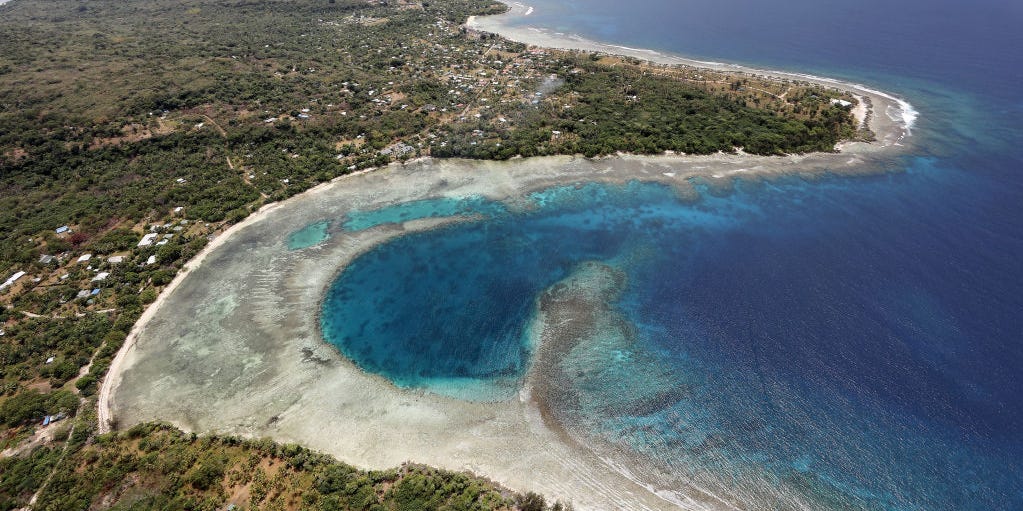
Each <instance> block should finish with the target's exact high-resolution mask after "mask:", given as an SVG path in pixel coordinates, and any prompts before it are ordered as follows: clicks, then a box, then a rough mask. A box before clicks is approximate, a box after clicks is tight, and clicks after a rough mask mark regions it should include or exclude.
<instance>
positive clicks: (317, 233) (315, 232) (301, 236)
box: [288, 220, 330, 250]
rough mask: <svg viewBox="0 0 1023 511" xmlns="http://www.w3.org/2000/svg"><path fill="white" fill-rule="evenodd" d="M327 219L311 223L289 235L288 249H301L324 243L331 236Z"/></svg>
mask: <svg viewBox="0 0 1023 511" xmlns="http://www.w3.org/2000/svg"><path fill="white" fill-rule="evenodd" d="M328 225H329V223H328V222H327V221H326V220H322V221H319V222H314V223H311V224H309V225H307V226H305V227H303V228H301V229H299V230H297V231H295V232H293V233H291V234H289V235H288V250H301V249H303V248H309V247H311V246H313V245H318V244H320V243H323V242H324V241H326V240H327V238H329V237H330V234H329V233H328V232H327V227H328Z"/></svg>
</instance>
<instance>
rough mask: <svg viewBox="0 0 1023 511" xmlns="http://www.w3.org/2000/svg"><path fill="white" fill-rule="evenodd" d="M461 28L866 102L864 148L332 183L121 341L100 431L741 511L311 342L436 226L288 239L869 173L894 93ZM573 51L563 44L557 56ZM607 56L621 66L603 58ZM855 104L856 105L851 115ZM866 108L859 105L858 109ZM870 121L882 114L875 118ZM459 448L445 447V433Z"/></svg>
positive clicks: (572, 160) (889, 120)
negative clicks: (578, 200)
mask: <svg viewBox="0 0 1023 511" xmlns="http://www.w3.org/2000/svg"><path fill="white" fill-rule="evenodd" d="M528 9H529V7H528V6H522V7H521V9H520V10H519V11H518V14H516V13H515V7H513V11H512V12H511V13H508V14H504V15H500V16H495V17H487V18H474V19H471V20H470V21H469V23H470V25H471V26H472V27H473V28H477V29H480V30H486V31H490V32H496V33H500V34H501V35H504V36H506V37H509V38H510V39H514V40H520V41H522V42H528V43H531V44H538V43H539V44H541V45H544V46H552V47H563V48H568V47H572V48H576V49H590V50H595V51H602V52H609V53H611V52H613V53H618V54H630V55H632V56H638V57H641V58H644V59H648V60H654V61H657V62H665V63H671V64H679V65H696V66H698V67H713V66H720V67H715V69H719V70H726V71H734V72H751V73H755V74H760V75H769V76H775V77H779V78H782V79H791V80H795V79H798V80H803V81H815V82H817V83H822V84H825V85H828V86H833V87H837V88H844V89H846V90H849V91H851V92H853V93H854V94H856V95H858V96H861V97H865V98H869V99H870V104H871V108H872V110H869V111H867V110H863V111H861V112H859V115H862V116H863V119H869V120H870V127H871V129H872V130H873V131H874V132H875V133H876V135H877V139H878V141H877V142H875V143H869V144H868V143H863V142H851V143H846V144H843V145H842V146H841V147H840V149H841V152H840V153H833V154H809V155H790V156H784V157H761V156H751V155H745V154H738V155H736V154H722V153H718V154H714V155H707V156H649V157H641V156H629V155H624V156H620V157H610V158H600V159H594V160H588V159H583V158H577V157H547V158H536V159H517V160H512V161H508V162H478V161H464V160H448V161H437V160H430V159H424V160H419V161H416V162H413V163H410V164H407V165H404V166H399V165H392V166H389V167H386V168H384V169H380V170H377V171H375V172H372V173H368V174H365V175H361V176H358V177H355V176H344V177H341V178H338V179H335V180H334V181H332V182H330V183H325V184H323V185H319V186H317V187H315V188H313V189H310V190H308V191H306V192H304V193H303V194H300V195H298V196H295V197H293V198H291V199H289V200H287V201H284V202H281V203H276V204H270V205H267V206H264V207H263V208H261V209H260V210H259V211H258V212H256V213H254V214H252V215H250V216H249V217H248V218H246V219H245V220H244V221H243V222H241V223H239V224H237V225H235V226H233V227H231V228H230V229H228V230H227V231H225V232H224V233H223V234H221V235H220V236H218V237H217V238H216V239H215V240H213V242H211V243H210V244H209V245H208V246H207V247H206V248H205V249H204V250H203V251H202V252H201V253H200V254H198V255H197V256H196V257H195V258H194V259H192V260H191V261H190V262H189V263H188V264H187V265H186V268H187V271H183V272H181V273H179V275H178V276H177V277H176V278H175V280H174V281H173V282H172V283H171V284H170V285H169V286H168V287H167V288H166V289H165V290H164V292H163V293H161V295H160V296H159V297H158V299H157V300H156V302H154V303H153V304H151V305H150V306H149V308H147V310H146V311H145V313H144V314H143V316H142V317H141V318H140V320H139V322H138V323H137V324H136V325H135V326H134V327H133V329H132V332H131V333H130V335H129V337H128V340H127V341H126V342H125V344H124V346H123V347H122V349H121V350H120V351H119V352H118V354H117V356H116V357H115V359H114V360H113V362H112V364H111V367H110V370H109V372H108V375H107V377H106V378H105V379H104V381H103V384H102V387H101V389H100V397H99V416H100V428H101V430H103V431H105V430H107V427H108V424H109V422H110V419H111V418H114V417H116V419H117V422H118V423H119V424H120V426H121V427H124V426H128V425H131V424H133V423H137V422H142V421H150V420H163V421H167V422H170V423H172V424H175V425H176V426H178V427H180V428H182V429H184V430H187V431H216V432H221V433H229V434H237V435H242V436H247V437H263V436H265V437H271V438H274V439H276V440H280V441H291V442H298V443H301V444H303V445H306V446H309V447H311V448H314V449H317V450H320V451H323V452H327V453H330V454H332V455H334V456H336V457H338V458H339V459H341V460H343V461H345V462H348V463H352V464H354V465H356V466H359V467H363V468H375V469H384V468H390V467H393V466H396V465H398V464H400V463H402V462H404V461H408V460H412V461H416V462H421V463H427V464H431V465H435V466H439V467H443V468H448V469H453V470H471V471H473V472H475V473H477V474H480V475H483V476H485V477H489V478H491V479H494V480H495V481H497V482H499V483H501V484H504V485H506V486H509V487H511V488H513V489H517V490H535V491H539V492H542V493H545V494H546V495H548V496H549V497H551V498H561V499H565V500H570V501H572V502H573V503H574V504H575V506H576V507H577V508H578V509H607V508H609V507H610V508H616V509H738V508H740V507H736V506H735V505H733V504H731V503H726V502H725V500H720V499H716V498H714V497H713V494H711V493H710V492H708V491H704V490H702V489H701V488H699V487H697V486H695V485H690V486H689V487H658V486H655V485H652V484H650V483H649V482H648V481H646V480H644V479H643V478H642V477H638V476H635V475H633V474H631V473H629V472H628V471H626V470H624V469H623V468H622V467H621V466H619V465H616V463H617V462H616V461H615V460H613V459H609V458H606V457H602V456H601V455H600V454H598V453H595V452H592V451H589V450H587V449H585V448H584V447H583V446H579V445H575V444H574V443H573V442H572V441H570V439H567V438H566V437H565V436H564V433H563V432H559V431H557V428H551V427H549V425H548V422H549V421H550V420H551V419H550V417H546V418H545V416H544V415H549V413H547V412H545V411H544V410H543V407H542V406H540V405H542V403H539V404H538V403H537V402H536V401H535V398H536V396H534V395H532V388H531V385H526V386H525V387H524V389H523V390H522V392H521V393H520V396H519V399H517V400H510V401H505V402H499V403H470V402H465V401H459V400H455V399H451V398H445V397H442V396H437V395H433V394H428V393H424V392H422V391H416V390H403V389H398V388H395V387H394V386H393V385H391V384H390V383H389V382H388V381H386V380H385V379H383V378H381V377H379V376H375V375H370V374H366V373H364V372H362V371H361V370H359V369H358V368H357V367H355V366H354V365H353V364H352V363H351V362H350V361H348V360H346V359H344V358H343V357H341V356H340V355H339V353H338V352H337V350H336V349H335V348H334V347H332V346H329V345H327V344H326V343H324V342H323V340H322V339H321V337H320V334H319V325H318V321H317V318H318V311H319V304H320V301H321V300H322V297H323V293H324V292H325V290H326V288H327V286H328V285H329V284H330V282H331V281H332V280H333V278H334V276H335V275H336V274H337V272H338V271H339V270H340V269H341V268H343V267H344V266H346V265H347V264H349V263H350V262H351V261H352V260H354V258H356V257H358V256H359V255H360V254H362V253H364V252H365V251H366V250H367V249H368V248H371V247H373V246H375V245H377V244H380V243H384V242H386V241H387V240H390V239H392V238H394V237H397V236H401V235H404V234H407V233H409V232H417V231H421V230H425V229H429V228H432V227H434V226H435V225H436V224H437V223H438V222H439V221H418V222H407V223H405V224H402V225H385V226H379V227H375V228H372V229H368V230H366V231H361V232H356V233H345V232H340V233H334V234H333V235H332V237H331V238H330V239H329V240H327V241H325V242H323V243H321V244H319V245H316V246H313V247H310V248H307V249H303V250H298V251H288V250H286V248H285V247H286V239H287V236H288V234H289V233H290V232H292V231H294V230H297V229H299V228H301V227H304V226H305V225H308V224H310V223H313V222H316V221H320V220H323V219H330V220H337V219H339V218H342V217H343V215H344V213H345V212H346V211H349V210H351V209H362V210H365V209H371V208H378V207H384V206H387V205H392V204H397V203H401V202H405V201H409V200H417V199H425V198H436V197H445V196H447V197H464V196H468V195H483V196H486V197H488V198H490V199H493V200H502V201H511V202H515V201H519V200H521V199H522V197H523V196H524V195H525V194H527V193H529V192H531V191H535V190H538V189H543V188H547V187H551V186H556V185H561V184H570V183H577V182H582V181H602V182H610V183H622V182H626V181H629V180H643V181H654V182H660V183H664V184H667V185H670V186H673V187H674V188H675V189H676V190H677V191H678V193H679V195H680V196H682V197H693V196H694V195H695V194H696V192H695V188H694V184H693V182H694V180H699V181H700V182H703V183H707V184H709V185H711V186H714V187H723V188H727V187H730V186H731V185H732V183H733V181H734V179H735V178H736V177H740V176H741V177H742V178H743V179H770V178H772V177H776V176H791V175H802V176H806V177H808V178H812V177H816V176H819V175H821V174H822V173H832V174H861V173H876V172H879V171H880V170H881V169H883V168H884V165H883V162H884V161H887V160H888V159H889V158H890V157H891V156H892V155H893V154H896V153H898V152H900V151H902V150H904V147H897V146H899V145H901V144H902V142H903V140H904V138H905V137H906V136H907V135H908V134H909V132H910V128H911V125H912V120H913V119H912V117H913V115H915V114H914V113H913V112H912V109H911V107H909V106H908V105H907V104H904V103H901V100H899V99H897V98H895V97H894V96H892V95H889V94H886V93H883V92H880V91H874V90H871V89H868V88H863V87H860V86H856V85H854V84H845V83H841V82H837V81H833V80H828V79H826V78H819V77H806V76H803V75H798V74H791V73H780V72H779V73H775V72H773V71H772V72H765V71H758V70H751V69H747V68H743V67H741V66H730V65H727V64H713V65H708V64H709V63H699V62H697V61H691V60H688V59H682V58H678V57H672V56H667V55H662V54H660V53H656V52H647V51H644V50H635V49H624V48H619V47H614V46H610V45H603V44H600V43H595V42H588V41H586V42H585V44H587V45H592V46H584V45H583V42H580V41H584V40H581V39H572V38H565V37H563V36H557V35H554V34H546V33H544V32H542V31H535V30H530V29H507V28H506V27H503V26H502V25H501V23H502V20H506V19H508V18H507V17H508V16H516V15H519V16H521V15H525V14H524V13H527V12H528ZM570 43H571V44H570ZM616 48H617V50H615V49H616ZM861 103H862V102H861ZM864 106H865V105H864ZM879 113H880V114H879ZM453 432H457V434H453Z"/></svg>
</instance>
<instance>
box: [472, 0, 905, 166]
mask: <svg viewBox="0 0 1023 511" xmlns="http://www.w3.org/2000/svg"><path fill="white" fill-rule="evenodd" d="M502 3H504V4H505V5H507V6H508V8H509V9H508V11H507V12H505V13H503V14H498V15H494V16H470V17H469V19H468V20H467V21H466V26H467V27H469V28H471V29H474V30H480V31H484V32H491V33H494V34H498V35H500V36H502V37H504V38H506V39H510V40H512V41H516V42H520V43H524V44H529V45H533V46H539V47H545V48H556V49H564V50H583V51H591V52H600V53H607V54H613V55H623V56H628V57H636V58H638V59H642V60H647V61H650V62H654V63H657V64H667V65H675V66H685V67H693V68H700V69H710V70H714V71H722V72H729V73H740V74H750V75H755V76H763V77H768V78H774V79H779V80H792V81H801V82H809V83H814V84H819V85H823V86H826V87H834V88H836V89H841V90H844V91H847V92H850V93H852V94H853V95H854V96H859V97H865V98H869V99H870V101H871V103H872V104H873V105H874V106H872V107H867V106H866V105H864V102H863V101H860V105H858V108H856V109H854V111H853V115H854V116H855V117H856V119H857V121H858V122H859V123H860V124H865V123H866V122H867V121H868V120H869V121H870V122H869V125H870V128H871V129H872V130H873V131H874V132H875V134H876V135H877V140H878V142H880V145H881V146H888V145H894V144H901V143H902V142H903V141H904V140H905V138H906V137H907V136H909V135H911V134H912V127H913V124H914V123H915V121H916V118H917V116H918V113H917V111H916V110H915V109H914V108H913V106H912V105H910V104H909V103H908V102H906V101H905V100H903V99H901V98H899V97H897V96H895V95H893V94H889V93H887V92H884V91H879V90H876V89H872V88H870V87H867V86H865V85H860V84H855V83H850V82H843V81H841V80H836V79H832V78H827V77H822V76H815V75H810V74H804V73H796V72H789V71H780V70H770V69H755V68H751V67H746V66H742V65H738V64H729V63H724V62H711V61H703V60H696V59H690V58H686V57H682V56H679V55H674V54H668V53H663V52H659V51H655V50H648V49H643V48H630V47H627V46H620V45H614V44H608V43H602V42H599V41H594V40H591V39H587V38H584V37H581V36H578V35H572V34H563V33H559V32H554V31H552V30H548V29H544V28H539V27H532V26H528V25H523V26H515V25H513V24H512V22H513V21H520V20H522V19H523V18H525V17H527V16H529V15H530V14H532V12H533V10H534V9H533V7H532V6H530V5H526V4H523V3H520V2H508V1H504V2H502ZM879 112H880V113H881V114H883V115H878V113H879ZM870 113H873V114H874V115H870Z"/></svg>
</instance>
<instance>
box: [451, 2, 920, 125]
mask: <svg viewBox="0 0 1023 511" xmlns="http://www.w3.org/2000/svg"><path fill="white" fill-rule="evenodd" d="M506 5H509V4H508V3H506ZM512 6H520V7H525V5H524V4H522V3H519V2H513V3H511V4H510V5H509V7H512ZM520 12H521V11H520ZM520 12H515V10H514V9H513V10H512V11H509V12H508V13H506V14H505V15H511V16H515V15H518V16H522V15H521V14H520ZM498 16H500V15H498ZM474 18H475V17H474ZM472 21H475V20H472ZM467 24H472V23H471V21H470V22H469V23H467ZM499 28H504V27H500V26H499V27H498V32H500V30H499ZM521 28H524V29H526V30H529V31H532V32H536V33H540V34H544V35H546V36H548V37H553V38H555V39H561V40H568V41H574V42H578V43H581V44H585V45H588V46H591V47H593V48H596V50H595V51H608V52H609V53H615V51H614V50H621V51H626V52H631V53H639V54H645V55H652V56H656V57H660V58H662V59H668V60H673V61H675V62H674V63H676V64H681V65H688V66H692V67H705V68H709V69H712V70H715V68H717V69H716V70H719V71H735V72H743V73H750V74H754V75H760V76H767V77H773V78H781V79H792V78H800V79H805V80H811V81H814V82H818V83H823V84H828V85H832V86H835V87H838V88H840V89H844V90H846V91H849V92H852V91H854V90H858V91H862V92H866V93H869V94H873V95H876V96H878V97H882V98H885V99H887V100H889V101H891V102H893V103H895V105H897V112H891V111H888V109H886V111H885V112H884V113H885V115H886V116H887V117H888V118H889V119H890V120H891V121H892V122H895V123H898V124H900V125H901V127H902V129H903V131H904V133H903V134H902V136H900V137H898V140H897V141H896V145H899V144H898V143H899V142H901V141H902V140H903V139H904V138H905V137H907V136H912V129H913V126H914V125H915V124H916V121H917V119H918V118H919V116H920V114H919V111H917V110H916V108H914V107H913V105H912V104H910V103H909V102H908V101H906V100H905V99H903V98H901V97H898V96H896V95H894V94H890V93H887V92H884V91H880V90H877V89H874V88H871V87H868V86H866V85H863V84H860V83H855V82H846V81H842V80H838V79H835V78H828V77H824V76H817V75H813V74H809V73H800V72H793V71H783V70H778V69H757V68H752V67H747V66H744V65H741V64H732V63H727V62H717V61H712V60H699V59H695V58H690V57H684V56H681V55H676V54H665V53H661V52H659V51H656V50H651V49H648V48H633V47H630V46H624V45H616V44H610V43H604V42H600V41H595V40H592V39H588V38H585V37H581V36H579V35H577V34H573V35H571V36H565V35H564V34H561V33H560V32H552V31H551V30H548V29H545V28H541V27H535V26H525V27H521ZM505 37H509V36H505ZM525 42H526V43H527V44H533V45H536V46H545V45H544V44H537V43H534V42H529V41H525ZM551 42H552V43H554V44H556V43H557V41H551ZM601 48H603V49H604V50H601ZM575 49H581V50H584V51H594V50H593V49H592V48H575Z"/></svg>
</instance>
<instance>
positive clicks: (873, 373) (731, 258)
mask: <svg viewBox="0 0 1023 511" xmlns="http://www.w3.org/2000/svg"><path fill="white" fill-rule="evenodd" d="M532 5H533V6H534V7H535V10H534V12H533V14H532V15H531V16H530V17H529V18H527V19H526V22H528V23H529V24H531V25H537V26H543V27H548V28H551V29H554V30H558V31H563V32H566V33H576V34H580V35H583V36H587V37H591V38H594V39H600V40H603V41H606V42H610V43H614V44H622V45H625V46H630V47H647V48H653V49H658V50H666V51H671V52H674V53H678V54H681V55H685V56H689V57H695V58H704V59H708V60H716V61H730V62H737V63H742V64H748V65H751V66H755V67H757V66H759V67H771V68H779V69H785V70H791V71H799V72H810V73H814V74H821V75H827V76H833V77H837V78H843V79H848V80H851V81H856V82H859V83H864V84H867V85H870V86H872V87H875V88H878V89H882V90H885V91H889V92H894V93H896V94H898V95H899V96H901V97H903V98H905V99H906V100H908V101H909V102H910V103H912V104H913V106H914V107H915V108H916V110H918V111H919V112H920V117H919V119H918V121H917V123H916V125H915V126H914V129H913V144H914V146H913V150H912V152H911V153H910V154H909V155H904V156H900V157H898V158H895V159H893V160H892V161H890V162H888V163H887V165H885V166H884V168H880V169H878V170H879V171H883V173H879V174H878V175H875V176H870V177H855V178H850V177H824V178H821V179H816V180H810V181H805V180H801V179H796V178H791V179H784V180H779V181H772V182H768V183H762V182H757V183H753V182H744V181H736V182H735V184H734V189H733V190H732V191H730V192H727V193H723V192H711V191H710V190H703V194H702V198H701V199H699V200H697V201H696V202H682V201H679V200H678V199H677V198H676V196H675V195H674V194H673V193H672V192H671V190H669V189H667V188H664V187H661V186H659V185H653V184H638V183H634V184H630V185H628V186H624V187H613V186H604V185H592V184H591V185H580V186H569V187H562V188H557V189H553V190H547V191H544V192H540V193H538V194H536V195H535V196H534V197H533V202H534V203H535V204H536V206H537V207H536V208H533V209H530V210H527V211H518V210H516V211H511V210H509V209H506V208H504V207H502V206H501V205H499V204H492V203H488V202H486V201H484V200H482V199H478V198H468V199H465V200H462V201H445V200H439V201H425V202H420V203H413V204H407V205H404V206H401V207H398V208H389V209H388V210H385V211H379V212H355V213H353V214H352V215H349V217H347V218H341V219H332V220H333V223H332V224H331V228H332V229H342V228H344V229H350V230H354V229H362V228H371V227H372V226H374V225H376V224H378V223H383V222H393V221H399V220H402V219H405V218H411V217H420V216H449V215H452V214H456V215H457V214H474V215H478V217H477V220H476V221H472V222H465V223H461V224H457V225H453V226H450V227H446V228H443V229H439V230H434V231H430V232H426V233H420V234H414V235H409V236H405V237H402V238H399V239H397V240H395V241H393V242H390V243H388V244H385V245H383V246H381V247H379V248H377V249H375V250H372V251H370V252H369V253H367V254H366V255H365V256H363V257H361V258H359V259H358V260H356V261H355V262H354V263H353V264H352V265H351V266H350V267H349V268H348V269H347V270H346V271H345V272H344V273H342V275H341V276H340V277H339V279H338V280H337V282H335V284H334V285H333V286H332V287H331V289H330V290H329V291H328V295H327V298H326V300H325V302H324V311H323V313H324V314H323V328H324V334H325V336H326V337H327V339H328V340H329V341H331V342H333V343H335V344H336V345H338V347H339V349H341V351H342V352H343V353H345V354H346V355H348V356H349V357H351V358H352V359H353V360H355V361H356V362H357V363H358V364H360V365H361V366H362V367H364V368H365V369H367V370H369V371H372V372H376V373H380V374H383V375H385V376H387V377H389V378H391V379H392V380H393V381H395V382H396V383H397V384H398V385H400V386H405V387H425V388H427V389H429V390H432V391H435V392H439V393H443V394H448V395H452V396H456V397H461V398H467V399H503V398H509V397H511V396H513V395H514V394H515V392H516V391H517V388H518V385H519V384H520V381H521V378H522V376H523V375H524V374H525V371H527V370H528V367H529V364H530V357H531V355H532V354H533V352H534V348H535V347H534V346H533V345H532V344H531V337H530V332H529V331H528V327H529V325H530V319H531V318H532V316H533V314H534V313H535V304H536V299H537V297H538V296H539V295H540V294H541V293H542V292H543V291H544V290H545V289H547V288H549V287H550V286H551V285H553V284H555V283H557V282H558V281H560V280H562V279H564V278H566V277H567V276H568V275H570V274H571V273H572V272H573V271H574V270H575V269H576V268H578V266H579V265H580V264H581V263H583V262H586V261H601V262H604V263H606V264H608V265H610V266H612V267H614V268H616V269H618V270H620V271H621V272H623V273H624V275H626V276H627V285H626V287H625V290H624V292H623V293H622V295H621V296H620V297H619V298H618V299H617V301H616V302H615V303H614V307H615V310H616V311H617V312H619V313H620V314H621V317H622V318H623V320H624V321H626V322H627V323H628V324H629V325H631V327H632V330H631V331H632V332H634V337H633V338H631V339H629V340H627V341H623V340H614V339H610V340H608V339H604V340H596V341H594V342H593V343H592V345H588V346H590V347H589V348H583V349H582V351H580V352H579V353H575V354H574V355H573V357H575V358H574V359H571V360H569V359H566V360H565V362H564V364H565V365H566V367H569V366H571V365H572V364H581V363H582V362H585V366H582V365H580V366H579V367H578V368H577V369H579V370H578V372H577V374H578V381H576V382H574V384H573V385H572V387H573V388H574V391H575V392H577V393H578V396H577V397H578V400H577V401H578V407H576V408H575V409H573V410H570V411H565V412H564V413H562V414H561V415H560V417H563V418H564V419H565V420H566V421H569V422H570V424H567V427H569V428H570V429H571V428H576V429H578V430H579V432H580V433H579V435H580V436H583V437H587V436H588V437H590V438H593V439H595V441H596V440H599V441H600V442H604V443H606V445H610V446H614V447H615V448H616V449H620V450H621V451H622V452H629V453H633V454H634V455H635V456H636V459H646V460H650V463H652V464H654V465H656V466H658V467H659V468H661V469H662V470H663V469H667V470H668V471H669V472H674V473H677V475H678V479H679V480H692V481H697V482H699V483H700V484H701V485H703V486H704V487H706V486H707V485H711V486H712V487H713V489H714V490H715V491H717V492H720V493H724V494H727V495H730V497H732V498H734V499H735V500H737V501H740V502H750V503H756V504H749V505H747V506H746V507H747V508H749V509H799V508H802V507H807V508H815V509H890V510H932V509H933V510H978V511H979V510H1018V509H1023V157H1021V156H1020V143H1021V142H1023V120H1021V119H1023V29H1021V28H1020V27H1023V3H1020V2H1010V1H1007V0H1003V1H992V0H981V1H979V2H973V3H970V4H965V3H961V2H948V1H945V0H938V1H927V2H924V1H923V0H905V1H902V2H893V3H882V2H879V1H877V0H868V1H866V2H852V3H848V2H846V3H838V2H832V1H810V0H794V1H786V2H780V1H776V0H775V1H766V2H751V1H748V0H691V1H689V2H685V4H684V5H683V4H682V3H681V2H677V1H666V0H638V1H634V2H628V3H623V2H618V1H611V0H558V1H556V2H555V1H554V0H543V1H537V2H533V3H532ZM313 231H314V232H313V233H312V237H311V238H310V240H311V241H310V242H315V241H316V240H318V239H320V233H321V231H322V227H320V226H317V227H315V228H313ZM305 244H306V243H303V242H301V240H299V242H296V245H295V246H294V247H292V248H300V247H301V246H304V245H305ZM382 311H383V312H382ZM587 350H588V351H587ZM665 390H671V391H670V392H665ZM650 396H660V397H659V400H658V401H656V402H651V401H650ZM630 399H634V400H635V401H636V402H637V403H638V402H639V401H642V406H638V405H636V404H637V403H631V404H633V405H636V406H625V405H629V404H630V403H628V401H629V400H630ZM622 401H625V402H626V403H624V404H623V403H622ZM707 474H712V476H707ZM708 477H709V479H708ZM715 478H716V480H717V481H718V483H719V484H718V486H714V483H713V481H710V479H715ZM708 481H710V482H708ZM765 488H774V489H775V490H777V491H768V490H765ZM680 489H681V488H680ZM730 491H731V492H733V493H731V494H730V493H729V492H730Z"/></svg>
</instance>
